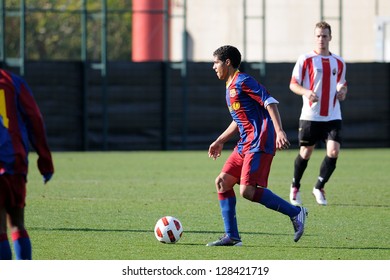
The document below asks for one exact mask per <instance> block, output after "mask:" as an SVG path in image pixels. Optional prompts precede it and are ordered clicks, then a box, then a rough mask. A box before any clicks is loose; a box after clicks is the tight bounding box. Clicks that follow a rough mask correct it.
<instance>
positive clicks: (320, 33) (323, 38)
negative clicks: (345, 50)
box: [314, 28, 332, 53]
mask: <svg viewBox="0 0 390 280" xmlns="http://www.w3.org/2000/svg"><path fill="white" fill-rule="evenodd" d="M314 33H315V37H316V47H317V51H318V52H319V53H323V52H324V51H325V52H327V51H328V50H329V42H330V40H332V36H331V35H330V34H329V29H322V28H316V29H315V31H314Z"/></svg>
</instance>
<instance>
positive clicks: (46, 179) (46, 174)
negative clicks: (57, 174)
mask: <svg viewBox="0 0 390 280" xmlns="http://www.w3.org/2000/svg"><path fill="white" fill-rule="evenodd" d="M42 177H43V183H44V184H46V183H47V182H49V181H50V179H51V177H53V173H45V174H43V175H42Z"/></svg>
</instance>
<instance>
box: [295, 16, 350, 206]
mask: <svg viewBox="0 0 390 280" xmlns="http://www.w3.org/2000/svg"><path fill="white" fill-rule="evenodd" d="M314 34H315V40H316V47H315V50H314V51H312V52H309V53H307V54H304V55H301V56H300V57H299V58H298V61H297V62H296V64H295V67H294V70H293V73H292V77H291V82H290V89H291V91H292V92H294V93H295V94H297V95H301V96H302V100H303V106H302V111H301V116H300V118H299V146H300V150H299V154H298V156H297V157H296V159H295V162H294V177H293V181H292V184H291V189H290V201H291V203H292V204H294V205H300V204H302V200H301V195H300V192H299V189H300V187H301V179H302V176H303V173H304V172H305V169H306V167H307V164H308V161H309V159H310V156H311V154H312V152H313V150H314V147H315V144H316V143H317V142H318V141H325V142H326V156H325V158H324V160H323V161H322V164H321V167H320V173H319V176H318V180H317V183H316V185H315V186H314V188H313V195H314V196H315V198H316V201H317V203H318V204H320V205H327V200H326V198H325V192H324V186H325V183H326V182H328V180H329V178H330V176H331V175H332V173H333V171H334V170H335V168H336V161H337V158H338V155H339V152H340V145H341V140H342V139H341V120H342V118H341V110H340V101H343V100H344V99H345V97H346V93H347V82H346V80H345V72H346V66H345V62H344V60H343V59H342V58H341V57H340V56H337V55H335V54H333V53H331V52H330V51H329V42H330V41H331V40H332V30H331V26H330V25H329V24H328V23H326V22H319V23H317V24H316V26H315V31H314Z"/></svg>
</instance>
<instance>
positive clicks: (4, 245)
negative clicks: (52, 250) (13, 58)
mask: <svg viewBox="0 0 390 280" xmlns="http://www.w3.org/2000/svg"><path fill="white" fill-rule="evenodd" d="M30 144H31V145H32V146H33V148H34V149H35V150H36V152H37V154H38V156H39V157H38V162H37V163H38V169H39V171H40V172H41V174H42V175H43V181H44V183H47V182H48V181H49V180H50V179H51V177H52V175H53V172H54V167H53V161H52V157H51V153H50V150H49V147H48V144H47V141H46V132H45V127H44V123H43V118H42V115H41V112H40V110H39V108H38V106H37V104H36V102H35V100H34V98H33V95H32V93H31V91H30V89H29V87H28V86H27V84H26V82H25V81H24V80H23V79H22V78H21V77H19V76H17V75H15V74H13V73H10V72H8V71H6V70H3V69H1V68H0V260H11V259H12V252H11V247H10V243H9V240H8V236H7V220H8V224H9V226H10V230H11V237H12V242H13V246H14V252H15V255H16V259H32V249H31V242H30V238H29V235H28V232H27V230H26V228H25V224H24V208H25V200H26V182H27V171H28V150H29V146H30Z"/></svg>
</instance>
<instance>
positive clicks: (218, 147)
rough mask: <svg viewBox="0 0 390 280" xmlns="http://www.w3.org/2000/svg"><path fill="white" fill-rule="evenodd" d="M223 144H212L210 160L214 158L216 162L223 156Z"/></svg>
mask: <svg viewBox="0 0 390 280" xmlns="http://www.w3.org/2000/svg"><path fill="white" fill-rule="evenodd" d="M222 148H223V144H220V143H218V142H216V141H215V142H213V143H211V145H210V147H209V158H212V159H213V160H216V159H217V158H219V157H220V156H221V153H222Z"/></svg>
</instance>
